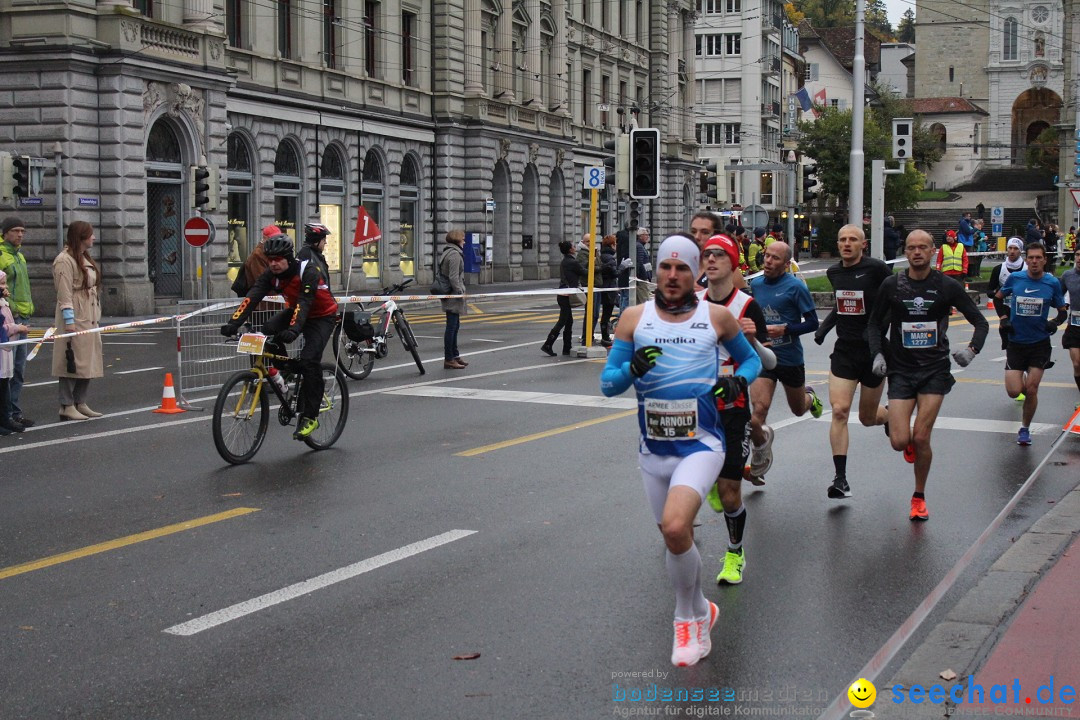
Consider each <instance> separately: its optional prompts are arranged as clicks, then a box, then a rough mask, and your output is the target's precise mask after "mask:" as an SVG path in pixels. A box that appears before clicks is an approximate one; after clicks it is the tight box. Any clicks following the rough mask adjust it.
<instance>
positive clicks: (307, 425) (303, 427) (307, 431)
mask: <svg viewBox="0 0 1080 720" xmlns="http://www.w3.org/2000/svg"><path fill="white" fill-rule="evenodd" d="M318 427H319V421H318V420H316V419H315V418H306V417H302V418H300V420H299V421H298V422H297V423H296V432H294V433H293V434H292V436H293V439H294V440H303V439H304V438H306V437H308V436H309V435H311V433H313V432H315V429H316V428H318Z"/></svg>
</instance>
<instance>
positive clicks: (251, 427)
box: [212, 370, 270, 465]
mask: <svg viewBox="0 0 1080 720" xmlns="http://www.w3.org/2000/svg"><path fill="white" fill-rule="evenodd" d="M261 382H262V380H261V378H260V377H259V374H258V373H256V372H254V371H253V370H241V371H240V372H238V373H236V374H234V375H233V376H232V377H230V378H229V379H228V380H226V381H225V384H224V385H222V386H221V392H219V393H218V396H217V401H216V402H215V403H214V417H213V423H212V424H213V431H214V445H215V447H217V451H218V454H219V455H221V457H222V459H224V460H226V461H228V462H230V463H232V464H233V465H240V464H242V463H246V462H247V461H248V460H250V459H251V458H253V457H255V453H257V452H258V451H259V447H260V446H262V443H263V439H264V438H265V437H266V426H267V425H268V424H269V423H270V398H269V397H267V395H268V393H269V391H268V390H266V389H265V388H263V387H260V385H261Z"/></svg>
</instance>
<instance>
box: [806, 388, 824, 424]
mask: <svg viewBox="0 0 1080 720" xmlns="http://www.w3.org/2000/svg"><path fill="white" fill-rule="evenodd" d="M806 392H807V393H809V394H810V414H811V415H813V416H814V417H815V418H819V417H821V410H822V406H821V399H820V398H818V396H817V393H816V392H814V388H812V387H810V386H809V385H807V386H806Z"/></svg>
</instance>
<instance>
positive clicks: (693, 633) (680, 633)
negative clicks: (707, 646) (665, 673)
mask: <svg viewBox="0 0 1080 720" xmlns="http://www.w3.org/2000/svg"><path fill="white" fill-rule="evenodd" d="M700 659H701V647H700V646H699V645H698V622H697V620H676V621H675V641H674V643H673V644H672V646H671V664H672V665H675V666H676V667H686V666H688V665H693V664H694V663H696V662H697V661H698V660H700Z"/></svg>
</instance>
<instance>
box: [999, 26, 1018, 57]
mask: <svg viewBox="0 0 1080 720" xmlns="http://www.w3.org/2000/svg"><path fill="white" fill-rule="evenodd" d="M1016 41H1017V34H1016V18H1014V17H1009V18H1005V37H1004V42H1003V43H1002V49H1001V59H1002V60H1015V59H1016V58H1017V42H1016Z"/></svg>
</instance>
